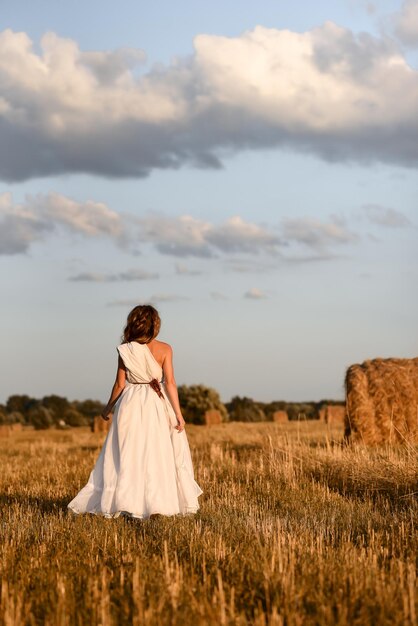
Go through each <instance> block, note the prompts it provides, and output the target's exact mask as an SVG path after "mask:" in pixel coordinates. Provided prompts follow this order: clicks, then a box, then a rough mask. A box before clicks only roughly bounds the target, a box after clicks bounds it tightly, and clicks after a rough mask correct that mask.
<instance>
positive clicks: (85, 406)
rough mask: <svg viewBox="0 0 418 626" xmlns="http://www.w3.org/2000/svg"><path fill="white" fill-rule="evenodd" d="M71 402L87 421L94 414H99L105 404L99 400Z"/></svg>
mask: <svg viewBox="0 0 418 626" xmlns="http://www.w3.org/2000/svg"><path fill="white" fill-rule="evenodd" d="M71 404H72V405H73V407H74V408H75V409H76V410H77V411H79V413H82V414H83V415H84V416H85V417H87V418H88V419H89V421H91V420H92V419H93V417H94V416H95V415H100V413H101V412H102V411H103V409H104V406H105V405H104V404H103V402H100V400H82V401H80V400H75V401H74V402H72V403H71Z"/></svg>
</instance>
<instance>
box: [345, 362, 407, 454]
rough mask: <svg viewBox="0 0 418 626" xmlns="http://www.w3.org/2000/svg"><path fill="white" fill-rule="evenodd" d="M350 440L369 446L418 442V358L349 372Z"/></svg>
mask: <svg viewBox="0 0 418 626" xmlns="http://www.w3.org/2000/svg"><path fill="white" fill-rule="evenodd" d="M345 387H346V403H347V416H346V422H345V434H346V437H348V438H350V439H352V440H355V441H362V442H364V443H366V444H381V443H385V442H389V443H395V442H403V443H405V442H410V443H414V442H417V441H418V358H415V359H374V360H371V361H365V362H364V363H362V364H361V365H358V364H355V365H351V367H349V368H348V370H347V374H346V378H345Z"/></svg>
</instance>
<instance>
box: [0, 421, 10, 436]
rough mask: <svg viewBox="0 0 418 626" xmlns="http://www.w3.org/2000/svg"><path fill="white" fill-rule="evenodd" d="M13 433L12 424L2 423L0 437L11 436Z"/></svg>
mask: <svg viewBox="0 0 418 626" xmlns="http://www.w3.org/2000/svg"><path fill="white" fill-rule="evenodd" d="M11 434H12V430H11V428H10V424H0V438H4V437H10V435H11Z"/></svg>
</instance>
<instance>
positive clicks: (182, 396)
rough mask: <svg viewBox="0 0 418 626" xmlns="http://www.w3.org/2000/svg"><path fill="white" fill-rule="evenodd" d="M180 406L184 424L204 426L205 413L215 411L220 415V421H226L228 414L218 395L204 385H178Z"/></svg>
mask: <svg viewBox="0 0 418 626" xmlns="http://www.w3.org/2000/svg"><path fill="white" fill-rule="evenodd" d="M178 394H179V400H180V406H181V408H182V411H183V415H184V419H185V420H186V422H190V423H192V424H204V423H205V412H206V411H208V410H209V409H216V410H217V411H219V412H220V414H221V415H222V420H223V421H227V420H228V412H227V410H226V407H225V405H224V404H223V402H222V401H221V399H220V397H219V393H218V392H217V391H216V390H215V389H212V388H211V387H205V386H204V385H190V386H188V385H180V386H179V387H178Z"/></svg>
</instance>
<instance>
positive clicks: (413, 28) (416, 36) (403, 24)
mask: <svg viewBox="0 0 418 626" xmlns="http://www.w3.org/2000/svg"><path fill="white" fill-rule="evenodd" d="M392 23H393V26H394V31H395V34H396V35H397V36H398V37H399V39H400V40H401V41H402V43H404V44H406V45H407V46H411V47H414V46H418V0H404V2H403V3H402V7H401V10H400V11H399V12H398V13H395V15H394V16H393V18H392Z"/></svg>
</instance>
